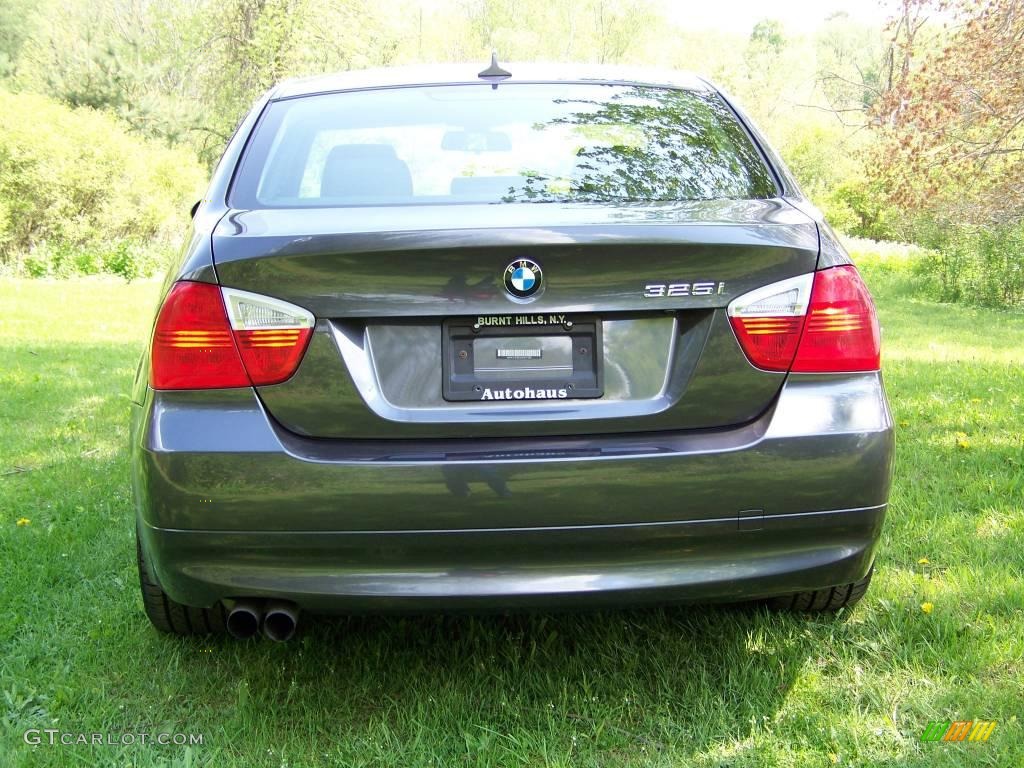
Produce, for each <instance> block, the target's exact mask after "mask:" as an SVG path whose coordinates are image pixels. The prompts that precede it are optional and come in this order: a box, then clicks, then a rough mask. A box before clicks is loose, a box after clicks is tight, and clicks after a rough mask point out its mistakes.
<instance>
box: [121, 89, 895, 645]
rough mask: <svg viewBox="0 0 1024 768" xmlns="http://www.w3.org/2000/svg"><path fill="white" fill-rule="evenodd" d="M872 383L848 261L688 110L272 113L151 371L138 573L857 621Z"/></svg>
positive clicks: (479, 99) (727, 118) (787, 191)
mask: <svg viewBox="0 0 1024 768" xmlns="http://www.w3.org/2000/svg"><path fill="white" fill-rule="evenodd" d="M385 86H386V87H385ZM879 361H880V357H879V329H878V324H877V320H876V317H875V312H874V307H873V306H872V303H871V299H870V296H869V295H868V293H867V290H866V289H865V287H864V285H863V283H862V282H861V280H860V278H859V276H858V275H857V273H856V270H855V269H854V267H853V266H852V265H851V264H850V262H849V259H848V258H847V257H846V255H845V253H844V252H843V251H842V248H841V246H840V245H839V244H838V243H837V242H836V240H835V239H834V237H833V236H832V235H831V233H830V231H829V230H828V228H827V226H826V225H824V224H823V222H821V221H820V220H819V219H817V218H816V215H815V213H814V212H813V210H812V209H810V208H809V207H808V206H807V204H806V202H805V201H804V200H803V199H802V198H801V197H800V196H799V192H798V190H796V188H795V186H794V185H793V184H792V182H791V181H790V180H789V177H788V175H787V174H786V172H785V169H784V168H782V167H781V165H780V164H778V162H777V161H775V160H774V156H773V155H771V153H770V151H769V150H767V149H766V148H765V147H764V145H763V142H762V141H761V140H760V139H759V137H758V136H757V134H756V133H754V132H753V130H752V129H751V128H750V127H749V125H748V124H747V123H746V122H745V121H744V120H743V119H742V117H741V116H740V115H739V114H738V113H737V112H736V111H735V110H734V108H733V107H732V106H731V104H730V103H729V102H728V101H727V100H726V99H725V97H723V96H722V95H721V94H720V93H719V92H717V91H716V90H715V89H713V88H712V87H711V86H709V85H708V84H706V83H705V82H703V81H700V80H696V79H693V80H688V81H685V82H683V83H681V84H680V83H676V84H668V85H666V84H663V83H661V84H652V83H645V82H641V81H623V80H618V79H616V80H607V81H602V82H594V81H584V80H554V79H549V80H547V81H545V80H544V79H541V78H530V79H528V80H527V79H519V80H517V79H516V77H515V76H513V77H511V78H508V79H501V80H500V81H493V80H488V81H485V82H481V81H479V80H475V79H473V78H469V79H466V80H465V81H447V82H438V83H428V84H422V83H421V84H412V85H409V84H407V83H403V82H397V83H395V82H388V83H385V84H383V85H377V86H373V85H371V86H367V85H366V84H365V83H358V84H354V85H351V86H346V84H345V83H343V82H342V83H336V82H333V81H326V82H314V83H312V84H304V85H303V84H299V85H292V86H285V87H283V88H282V89H279V90H278V91H276V92H272V93H271V94H270V95H269V96H268V97H267V98H266V99H264V101H262V102H261V103H260V104H258V105H257V107H256V108H255V109H254V110H253V113H252V114H250V115H249V117H248V118H247V119H246V120H245V121H243V124H242V126H241V127H240V129H239V132H238V134H237V135H236V137H235V139H234V140H233V141H232V144H231V145H230V146H229V148H228V151H227V152H226V154H225V158H224V160H223V161H222V163H221V166H220V167H219V168H218V170H217V172H216V174H215V177H214V181H213V184H212V187H211V192H210V194H209V196H208V199H207V200H206V201H205V203H204V205H203V206H202V208H201V209H200V211H199V213H198V214H197V217H196V221H195V227H194V232H193V237H192V238H191V241H190V243H189V245H188V246H187V247H186V249H185V251H184V252H183V255H182V259H181V263H180V265H179V266H178V267H177V268H176V269H175V270H174V271H173V272H172V274H171V276H170V278H169V280H168V285H167V290H166V292H165V296H164V299H163V302H162V305H161V309H160V311H159V314H158V317H157V319H156V322H155V326H154V333H153V337H152V344H151V347H150V350H149V352H148V353H147V355H146V356H144V359H143V361H142V364H141V365H140V371H139V376H138V380H137V382H136V387H135V393H134V398H133V399H134V401H135V404H134V406H133V428H132V442H133V484H134V488H135V493H136V499H137V505H138V524H139V532H140V544H141V550H140V552H141V554H143V555H144V556H145V561H146V565H145V571H146V576H147V578H148V579H149V580H150V581H151V583H152V584H154V585H158V587H159V589H160V590H162V591H163V593H164V594H165V595H166V596H167V598H168V599H169V600H171V601H174V602H175V603H179V604H181V605H182V606H189V607H209V606H215V605H222V604H228V605H233V604H234V603H235V602H236V601H245V600H249V599H259V600H281V601H286V603H287V604H289V605H295V606H299V607H301V608H304V609H307V610H314V611H326V612H332V611H346V610H388V609H413V610H420V609H422V610H432V609H458V608H468V609H474V610H476V609H485V610H486V609H505V608H510V607H519V606H527V605H529V606H537V605H548V606H563V605H570V604H579V605H592V604H633V603H636V602H638V601H691V600H744V599H753V598H762V597H771V596H779V595H793V594H815V595H817V594H825V595H827V596H828V598H827V600H828V601H832V602H835V601H836V600H837V594H846V596H847V598H849V597H851V596H852V594H853V593H852V591H851V590H852V586H851V585H855V584H857V583H858V582H860V581H863V579H864V578H865V576H866V574H868V573H869V569H870V567H871V564H872V561H873V556H874V550H875V546H876V544H877V541H878V537H879V532H880V528H881V525H882V520H883V517H884V513H885V508H886V502H887V497H888V489H889V478H890V473H891V463H892V448H893V438H892V423H891V418H890V415H889V411H888V406H887V403H886V399H885V394H884V390H883V387H882V382H881V376H880V372H879V367H880V366H879ZM833 588H839V589H840V590H846V592H845V593H836V592H835V591H834V590H833ZM823 590H824V592H822V591H823ZM814 599H817V598H814ZM822 600H823V601H824V600H825V598H822ZM813 601H814V600H812V601H811V602H813ZM171 623H172V624H173V623H174V622H171ZM172 628H174V629H177V628H176V627H172Z"/></svg>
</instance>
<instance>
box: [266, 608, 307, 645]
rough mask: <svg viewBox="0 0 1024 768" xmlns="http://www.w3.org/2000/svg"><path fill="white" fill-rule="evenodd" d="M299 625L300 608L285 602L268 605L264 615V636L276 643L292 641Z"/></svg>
mask: <svg viewBox="0 0 1024 768" xmlns="http://www.w3.org/2000/svg"><path fill="white" fill-rule="evenodd" d="M298 625H299V607H298V606H297V605H295V604H294V603H288V602H285V601H283V600H272V601H270V602H268V603H267V607H266V611H265V613H264V614H263V635H264V637H266V638H267V639H268V640H273V641H274V642H275V643H283V642H286V641H288V640H291V639H292V637H293V636H294V635H295V628H296V627H297V626H298Z"/></svg>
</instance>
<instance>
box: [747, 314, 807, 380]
mask: <svg viewBox="0 0 1024 768" xmlns="http://www.w3.org/2000/svg"><path fill="white" fill-rule="evenodd" d="M730 320H731V321H732V327H733V330H735V331H736V338H738V339H739V340H740V344H741V345H742V346H743V350H744V351H745V352H746V353H747V357H749V358H750V362H752V363H753V364H754V365H756V366H757V367H758V368H763V369H764V370H766V371H788V370H789V366H790V365H791V364H792V362H793V355H794V354H795V353H796V346H797V344H798V343H799V341H800V328H801V327H802V326H803V324H804V319H803V317H732V318H730Z"/></svg>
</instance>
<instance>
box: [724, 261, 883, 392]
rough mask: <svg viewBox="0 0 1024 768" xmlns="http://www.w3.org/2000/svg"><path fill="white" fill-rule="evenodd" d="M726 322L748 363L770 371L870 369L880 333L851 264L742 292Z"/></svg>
mask: <svg viewBox="0 0 1024 768" xmlns="http://www.w3.org/2000/svg"><path fill="white" fill-rule="evenodd" d="M728 314H729V320H730V322H731V323H732V327H733V330H734V331H735V333H736V338H737V339H738V340H739V342H740V346H741V347H742V348H743V351H744V352H745V353H746V355H747V357H748V359H749V360H750V362H751V363H752V364H753V365H755V366H757V367H758V368H762V369H764V370H768V371H789V370H792V371H796V372H800V373H829V372H840V371H844V372H845V371H874V370H878V368H879V364H880V333H879V329H878V319H877V317H876V316H875V308H874V304H873V303H872V301H871V296H870V294H869V293H868V290H867V287H866V286H865V285H864V282H863V281H862V280H861V278H860V275H859V274H858V273H857V270H856V268H855V267H853V266H840V267H832V268H830V269H824V270H822V271H820V272H814V273H813V274H807V275H800V276H799V277H794V278H790V279H788V280H782V281H781V282H778V283H773V284H771V285H767V286H765V287H763V288H758V289H757V290H755V291H751V292H750V293H747V294H744V295H743V296H740V297H739V298H737V299H734V300H733V302H732V303H731V304H730V305H729V309H728Z"/></svg>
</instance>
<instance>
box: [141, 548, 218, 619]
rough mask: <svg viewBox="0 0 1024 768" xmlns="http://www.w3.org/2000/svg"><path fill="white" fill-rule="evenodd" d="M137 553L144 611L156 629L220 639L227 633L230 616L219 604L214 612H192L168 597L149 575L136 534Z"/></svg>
mask: <svg viewBox="0 0 1024 768" xmlns="http://www.w3.org/2000/svg"><path fill="white" fill-rule="evenodd" d="M135 553H136V558H137V560H138V565H139V586H140V587H141V588H142V607H143V608H144V609H145V611H146V617H147V618H148V619H149V621H150V623H151V624H152V625H153V626H154V627H156V628H157V629H158V630H160V631H161V632H166V633H168V634H171V635H219V634H223V633H224V632H225V631H226V625H225V623H226V620H227V613H226V611H225V610H224V606H223V605H221V604H220V603H217V604H216V605H214V606H213V607H212V608H193V607H192V606H189V605H182V604H181V603H179V602H176V601H174V600H172V599H171V598H170V597H168V596H167V593H166V592H164V591H163V589H162V588H161V587H160V585H159V584H158V583H157V581H156V577H155V576H151V575H150V572H149V568H148V567H147V566H146V558H145V555H143V554H142V542H141V541H140V540H139V535H138V532H137V531H136V534H135Z"/></svg>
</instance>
